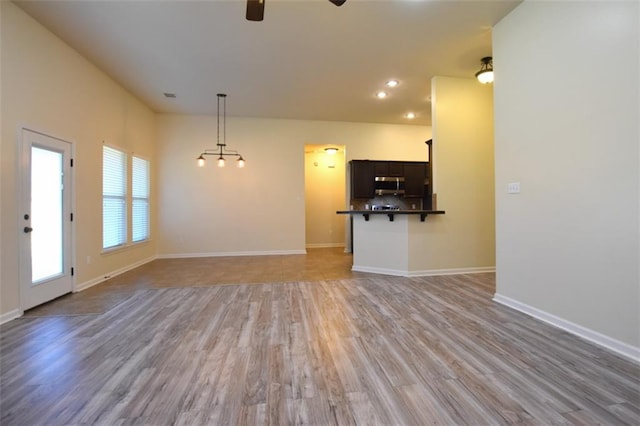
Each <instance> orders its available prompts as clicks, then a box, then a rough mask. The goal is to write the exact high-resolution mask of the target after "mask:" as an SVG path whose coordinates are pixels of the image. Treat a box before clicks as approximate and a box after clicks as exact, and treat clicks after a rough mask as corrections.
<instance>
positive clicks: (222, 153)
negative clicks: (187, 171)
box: [197, 93, 245, 168]
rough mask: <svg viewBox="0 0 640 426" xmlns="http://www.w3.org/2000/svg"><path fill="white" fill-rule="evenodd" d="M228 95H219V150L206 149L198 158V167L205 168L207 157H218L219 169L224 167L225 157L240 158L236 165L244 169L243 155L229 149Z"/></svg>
mask: <svg viewBox="0 0 640 426" xmlns="http://www.w3.org/2000/svg"><path fill="white" fill-rule="evenodd" d="M221 99H222V142H220V100H221ZM226 142H227V95H226V94H224V93H218V139H217V144H216V145H217V148H211V149H205V150H204V151H203V152H202V153H201V154H200V156H199V157H198V159H197V160H198V167H204V165H205V162H206V160H205V158H204V157H205V156H207V155H217V156H218V160H217V164H218V167H224V166H225V163H226V160H225V158H224V157H226V156H231V157H238V159H237V160H236V164H237V166H238V167H240V168H242V167H244V163H245V161H244V158H242V155H240V153H238V151H232V150H230V149H227V143H226Z"/></svg>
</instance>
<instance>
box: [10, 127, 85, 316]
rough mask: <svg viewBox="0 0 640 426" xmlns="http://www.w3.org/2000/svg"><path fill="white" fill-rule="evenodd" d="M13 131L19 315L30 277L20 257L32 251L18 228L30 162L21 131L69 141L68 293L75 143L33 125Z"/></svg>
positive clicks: (72, 246)
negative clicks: (26, 282)
mask: <svg viewBox="0 0 640 426" xmlns="http://www.w3.org/2000/svg"><path fill="white" fill-rule="evenodd" d="M17 127H18V128H17V131H16V145H17V157H18V167H17V168H16V180H17V183H18V185H17V187H18V193H17V197H16V198H17V209H16V229H17V230H18V286H19V291H20V312H21V314H22V313H23V312H24V311H25V308H24V307H25V295H24V285H23V284H24V280H26V279H27V278H29V277H31V273H30V271H26V270H25V268H26V265H30V263H26V262H24V261H23V256H27V255H28V256H30V255H31V253H30V252H29V253H27V248H28V246H27V244H26V240H25V239H24V238H22V235H20V234H21V232H20V229H22V228H23V227H24V217H23V215H24V212H23V209H24V206H25V205H27V201H28V200H26V194H27V189H28V193H29V194H30V190H31V164H30V163H28V159H29V158H30V155H31V154H29V157H26V156H25V147H24V142H23V141H24V132H25V131H29V132H32V133H37V134H39V135H42V136H45V137H48V138H52V139H57V140H59V141H62V142H65V143H68V144H69V145H70V150H69V151H70V157H71V158H70V159H69V160H70V161H72V162H73V165H72V166H70V167H69V185H70V188H69V189H68V190H69V205H70V206H69V209H70V213H71V214H73V220H71V221H70V223H69V253H68V255H69V265H70V267H71V268H73V269H74V273H73V274H70V279H71V292H72V293H75V292H76V287H77V283H76V272H77V271H75V269H76V267H75V265H76V220H77V217H76V215H75V210H76V179H75V166H76V164H75V150H76V144H75V142H74V141H73V140H72V139H68V138H62V137H58V136H55V134H53V132H48V131H43V130H41V129H38V128H37V127H34V126H29V125H18V126H17Z"/></svg>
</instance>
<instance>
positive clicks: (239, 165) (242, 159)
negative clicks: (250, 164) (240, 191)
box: [237, 155, 244, 169]
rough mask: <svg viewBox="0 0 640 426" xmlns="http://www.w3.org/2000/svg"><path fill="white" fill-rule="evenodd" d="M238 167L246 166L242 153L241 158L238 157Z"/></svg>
mask: <svg viewBox="0 0 640 426" xmlns="http://www.w3.org/2000/svg"><path fill="white" fill-rule="evenodd" d="M237 161H238V168H239V169H241V168H243V167H244V158H242V155H241V156H240V158H238V160H237Z"/></svg>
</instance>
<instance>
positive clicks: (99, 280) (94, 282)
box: [73, 256, 156, 293]
mask: <svg viewBox="0 0 640 426" xmlns="http://www.w3.org/2000/svg"><path fill="white" fill-rule="evenodd" d="M155 259H156V256H151V257H148V258H146V259H143V260H140V261H138V262H135V263H132V264H130V265H127V266H124V267H122V268H119V269H116V270H115V271H111V272H108V273H106V274H104V275H103V276H101V277H96V278H93V279H90V280H89V281H85V282H82V283H80V284H78V285H76V286H75V288H74V289H73V292H74V293H77V292H80V291H83V290H86V289H88V288H90V287H93V286H94V285H98V284H100V283H102V282H104V281H106V280H108V279H109V278H113V277H117V276H118V275H120V274H124V273H125V272H128V271H130V270H132V269H135V268H137V267H139V266H142V265H144V264H146V263H149V262H151V261H153V260H155Z"/></svg>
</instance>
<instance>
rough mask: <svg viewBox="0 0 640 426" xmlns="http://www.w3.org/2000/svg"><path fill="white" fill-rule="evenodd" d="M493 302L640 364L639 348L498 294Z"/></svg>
mask: <svg viewBox="0 0 640 426" xmlns="http://www.w3.org/2000/svg"><path fill="white" fill-rule="evenodd" d="M493 301H494V302H497V303H500V304H501V305H504V306H507V307H509V308H511V309H515V310H516V311H520V312H522V313H524V314H527V315H529V316H531V317H533V318H536V319H538V320H540V321H544V322H546V323H547V324H550V325H552V326H554V327H557V328H560V329H562V330H564V331H567V332H569V333H571V334H574V335H576V336H578V337H581V338H583V339H585V340H588V341H590V342H592V343H595V344H596V345H599V346H602V347H604V348H606V349H609V350H610V351H613V352H615V353H617V354H619V355H622V356H623V357H625V358H628V359H630V360H631V361H634V362H636V363H638V364H640V348H637V347H635V346H631V345H629V344H627V343H624V342H621V341H619V340H616V339H612V338H611V337H608V336H605V335H604V334H601V333H598V332H597V331H593V330H591V329H588V328H586V327H583V326H581V325H578V324H576V323H573V322H571V321H567V320H565V319H562V318H560V317H557V316H555V315H552V314H550V313H548V312H545V311H542V310H540V309H538V308H534V307H533V306H529V305H527V304H525V303H522V302H518V301H517V300H514V299H511V298H509V297H506V296H503V295H501V294H498V293H496V294H495V295H494V296H493Z"/></svg>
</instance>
